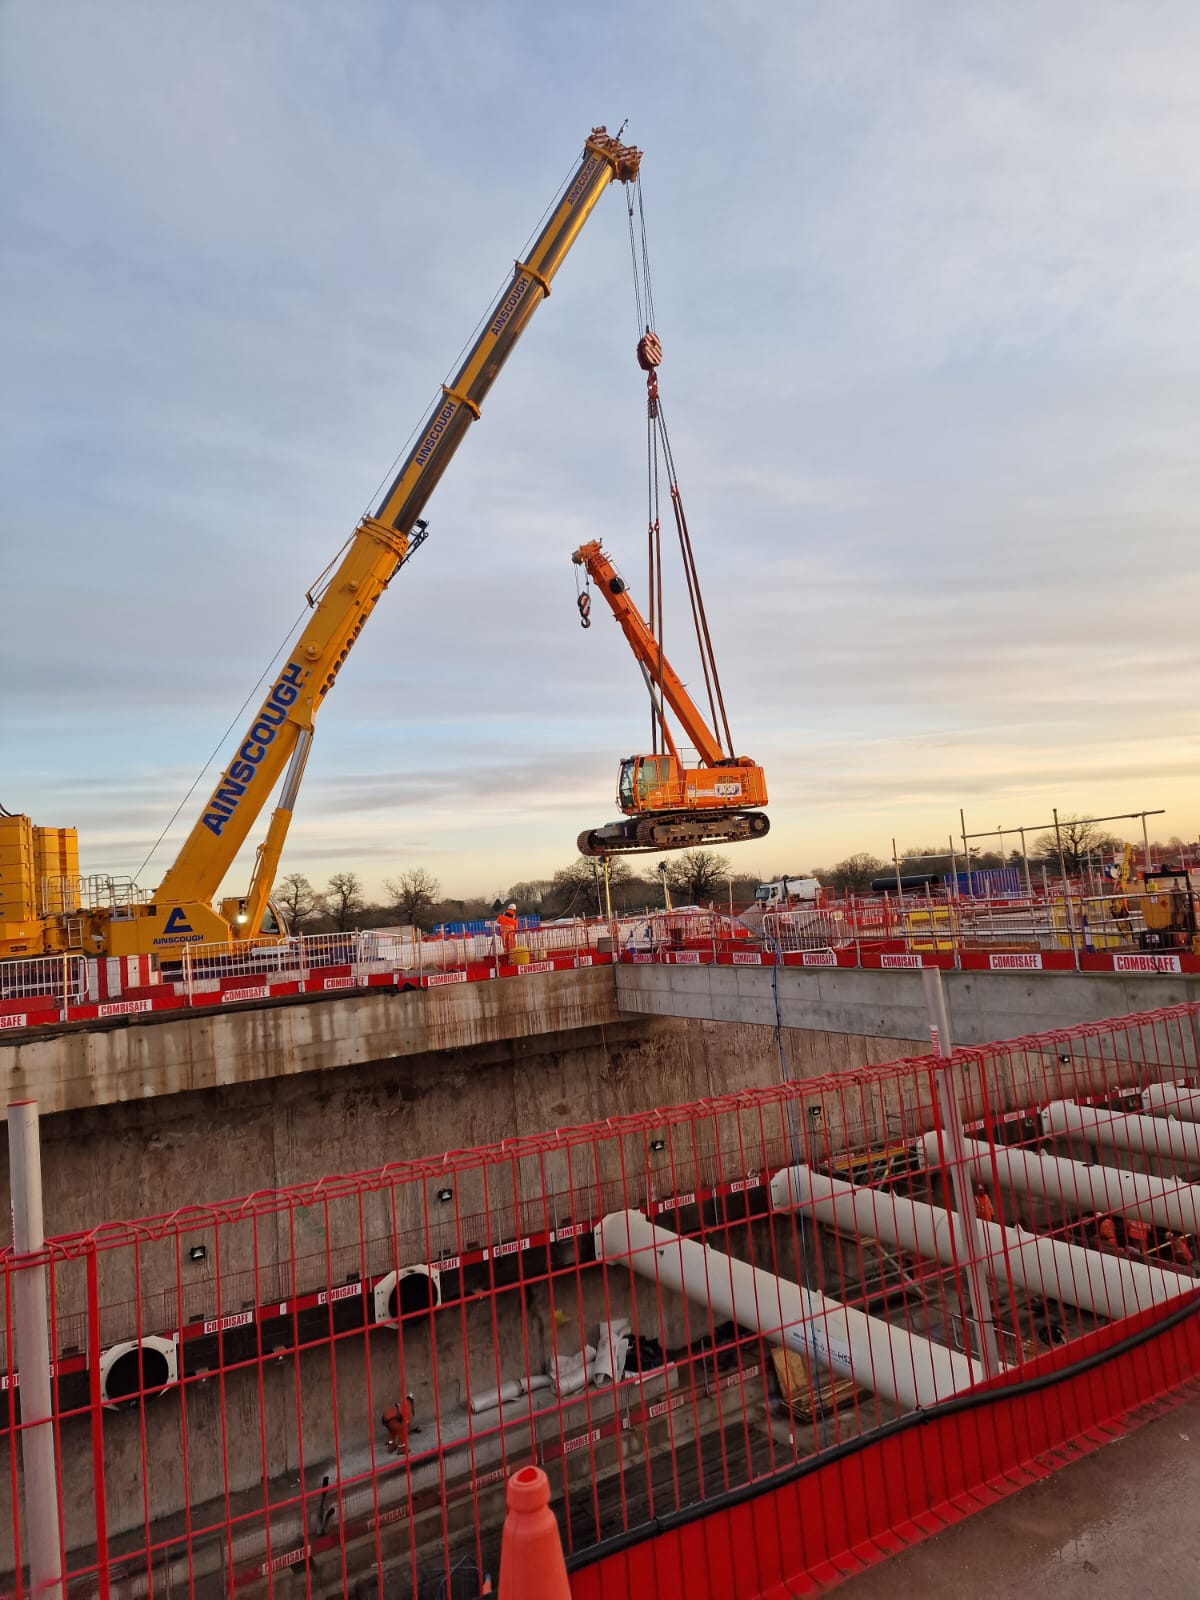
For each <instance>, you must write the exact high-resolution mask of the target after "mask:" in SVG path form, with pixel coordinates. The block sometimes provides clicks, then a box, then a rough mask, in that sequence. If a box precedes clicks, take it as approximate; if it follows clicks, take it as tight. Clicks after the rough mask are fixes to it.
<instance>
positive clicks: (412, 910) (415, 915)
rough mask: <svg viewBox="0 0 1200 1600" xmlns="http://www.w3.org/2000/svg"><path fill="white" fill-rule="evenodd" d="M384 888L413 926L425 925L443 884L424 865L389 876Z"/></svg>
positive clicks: (405, 918)
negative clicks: (396, 876) (398, 874)
mask: <svg viewBox="0 0 1200 1600" xmlns="http://www.w3.org/2000/svg"><path fill="white" fill-rule="evenodd" d="M384 888H385V889H386V890H387V892H388V894H389V895H391V897H392V902H393V904H394V905H395V907H396V909H397V910H398V911H399V912H400V914H401V915H402V916H403V918H404V920H405V921H406V922H407V923H409V924H410V925H411V926H412V927H418V926H420V927H425V926H426V925H427V923H428V920H429V915H428V914H429V912H430V910H431V909H432V908H433V906H434V905H435V904H436V903H437V898H438V896H439V895H440V894H441V892H442V886H441V884H440V883H439V882H438V881H437V879H436V878H435V877H434V876H433V874H432V873H431V872H426V870H425V868H424V867H410V868H409V869H408V871H407V872H402V873H401V874H400V876H399V877H398V878H388V879H387V881H386V882H385V883H384Z"/></svg>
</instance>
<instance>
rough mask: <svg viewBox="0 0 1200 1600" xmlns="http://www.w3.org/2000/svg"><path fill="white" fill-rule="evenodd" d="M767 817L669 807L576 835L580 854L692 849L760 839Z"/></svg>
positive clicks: (766, 829)
mask: <svg viewBox="0 0 1200 1600" xmlns="http://www.w3.org/2000/svg"><path fill="white" fill-rule="evenodd" d="M770 826H771V823H770V819H769V818H768V817H767V815H766V813H765V812H762V811H731V812H727V813H725V814H723V815H722V814H718V815H716V816H714V815H713V814H712V813H711V812H709V813H707V814H697V813H696V812H693V811H671V812H667V813H665V814H664V815H660V816H649V817H629V818H627V819H626V820H625V821H622V822H609V823H606V824H605V826H604V827H602V828H588V829H586V830H585V831H584V832H583V833H581V834H580V835H579V840H578V847H579V853H580V855H581V856H628V855H637V854H638V853H646V854H649V853H651V852H655V851H661V850H694V849H696V848H697V847H699V846H704V845H710V844H741V843H743V842H744V841H745V840H747V839H762V838H764V837H765V836H766V834H767V832H768V830H769V829H770Z"/></svg>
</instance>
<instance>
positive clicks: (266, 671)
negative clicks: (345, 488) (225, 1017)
mask: <svg viewBox="0 0 1200 1600" xmlns="http://www.w3.org/2000/svg"><path fill="white" fill-rule="evenodd" d="M335 559H336V558H335ZM331 565H332V563H331ZM326 571H328V568H326ZM308 609H309V608H308V607H307V606H305V608H304V610H303V611H301V613H300V615H299V616H298V617H297V618H296V620H295V622H293V623H292V625H291V627H290V628H289V629H288V631H287V632H286V633H285V634H284V636H283V638H282V640H281V641H280V643H279V648H278V649H277V650H276V652H275V654H274V655H273V656H272V657H271V659H270V661H268V662H267V664H266V666H265V667H264V668H263V670H262V672H261V673H260V674H259V677H258V680H257V682H256V683H255V684H254V687H253V688H252V689H251V690H250V693H249V694H248V695H247V696H246V698H245V699H244V700H243V701H242V703H241V705H240V706H239V707H238V708H237V710H236V711H235V712H234V714H233V716H232V718H231V719H230V722H229V726H228V727H227V728H226V729H225V732H224V733H223V734H222V735H221V737H220V738H219V739H218V740H217V742H216V744H215V745H214V746H213V750H212V753H211V755H210V756H209V758H208V760H207V761H206V762H205V763H204V765H203V766H202V767H201V768H200V771H199V772H198V773H197V774H196V776H195V777H194V778H193V779H192V784H191V788H189V790H188V792H187V793H186V794H185V795H184V797H183V799H182V800H181V801H180V802H179V804H178V805H177V806H176V807H175V810H174V812H173V813H172V815H171V819H170V821H169V822H168V823H167V825H166V827H164V828H163V831H162V832H161V833H160V834H159V836H158V838H157V839H156V840H155V841H154V843H153V844H152V845H151V846H150V849H149V851H148V852H147V854H146V859H145V860H144V861H143V862H142V864H141V866H140V867H139V868H138V869H137V871H136V872H135V873H134V881H135V882H136V881H137V879H138V878H139V877H140V876H141V875H142V873H143V872H145V870H146V868H147V867H148V866H149V865H150V862H151V861H152V860H153V859H154V852H155V851H156V850H157V849H158V847H159V845H160V844H161V843H162V842H163V840H164V839H165V838H166V836H167V834H168V833H169V832H170V831H171V829H172V828H173V827H174V826H175V823H176V822H177V821H178V819H179V813H180V812H181V811H182V810H183V808H184V806H185V805H187V803H188V801H189V800H190V799H191V798H192V795H193V794H194V793H195V791H196V785H197V784H198V783H199V782H200V780H201V779H202V778H203V777H204V774H205V773H206V772H207V771H208V769H209V768H210V767H211V766H212V764H213V762H214V761H215V760H216V758H217V756H218V755H220V753H221V750H222V749H223V748H224V745H225V741H226V739H228V738H229V735H230V734H231V733H232V732H233V730H234V728H236V727H237V725H238V722H239V721H240V720H241V718H242V716H243V715H244V714H245V710H246V707H247V706H248V705H249V704H250V703H251V701H252V700H253V699H254V696H255V695H256V694H257V693H258V691H259V690H260V689H261V688H262V686H263V683H264V682H265V681H266V679H267V678H268V677H269V676H270V673H271V668H272V667H273V666H274V665H275V663H276V662H277V661H278V660H279V658H280V656H281V655H282V654H283V653H284V651H285V650H286V649H287V648H288V646H289V645H290V644H291V642H292V639H293V638H294V637H295V635H296V634H297V632H298V631H299V628H300V624H301V623H302V622H303V621H304V618H305V617H306V616H307V614H308Z"/></svg>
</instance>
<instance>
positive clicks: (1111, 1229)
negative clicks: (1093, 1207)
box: [1097, 1217, 1119, 1250]
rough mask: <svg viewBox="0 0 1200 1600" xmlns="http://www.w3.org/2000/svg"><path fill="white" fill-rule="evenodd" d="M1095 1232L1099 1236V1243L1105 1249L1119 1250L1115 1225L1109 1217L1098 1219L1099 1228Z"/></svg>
mask: <svg viewBox="0 0 1200 1600" xmlns="http://www.w3.org/2000/svg"><path fill="white" fill-rule="evenodd" d="M1097 1232H1098V1233H1099V1235H1100V1243H1101V1244H1102V1245H1103V1246H1104V1247H1105V1249H1107V1250H1116V1249H1118V1248H1119V1246H1118V1244H1117V1225H1116V1223H1115V1222H1114V1221H1113V1219H1112V1218H1111V1217H1101V1218H1100V1226H1099V1228H1098V1229H1097Z"/></svg>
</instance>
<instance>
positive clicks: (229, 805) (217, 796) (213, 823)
mask: <svg viewBox="0 0 1200 1600" xmlns="http://www.w3.org/2000/svg"><path fill="white" fill-rule="evenodd" d="M303 682H304V668H303V667H302V666H301V665H300V663H299V662H298V661H289V662H288V664H287V666H286V667H284V669H283V671H282V672H281V673H280V674H279V677H278V678H277V679H276V680H275V682H274V684H273V685H272V686H271V692H270V694H269V695H268V696H267V698H266V699H265V700H264V701H263V703H262V707H261V709H260V710H259V713H258V721H257V722H256V723H255V724H254V726H253V727H252V728H251V729H250V732H249V734H248V735H247V737H246V740H245V743H244V744H243V745H242V747H241V749H240V750H239V751H238V754H237V760H236V761H231V762H230V764H229V766H228V767H227V768H226V769H225V772H224V774H223V775H222V777H221V780H220V782H219V783H218V784H217V787H216V789H215V790H214V791H213V797H212V799H211V800H210V801H209V802H208V809H207V810H206V811H205V813H204V826H205V827H206V828H207V829H208V831H209V832H210V833H215V834H216V835H217V837H218V839H219V838H220V837H221V832H222V830H223V828H224V827H225V824H226V823H227V822H228V821H229V819H230V817H232V816H233V814H234V812H235V811H236V810H237V808H238V806H239V805H240V804H241V800H242V796H243V795H244V794H245V792H246V789H247V786H248V785H249V784H251V783H253V782H254V777H255V774H256V773H257V772H258V769H259V766H260V765H261V764H262V762H263V760H264V759H265V757H266V754H267V750H268V749H269V748H270V746H271V745H272V744H273V743H274V742H275V734H276V731H277V730H278V729H279V728H280V727H281V726H282V725H283V722H284V720H285V718H286V717H287V713H288V707H289V706H291V705H294V704H295V702H296V700H297V699H298V697H299V694H300V689H301V685H302V684H303Z"/></svg>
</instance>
